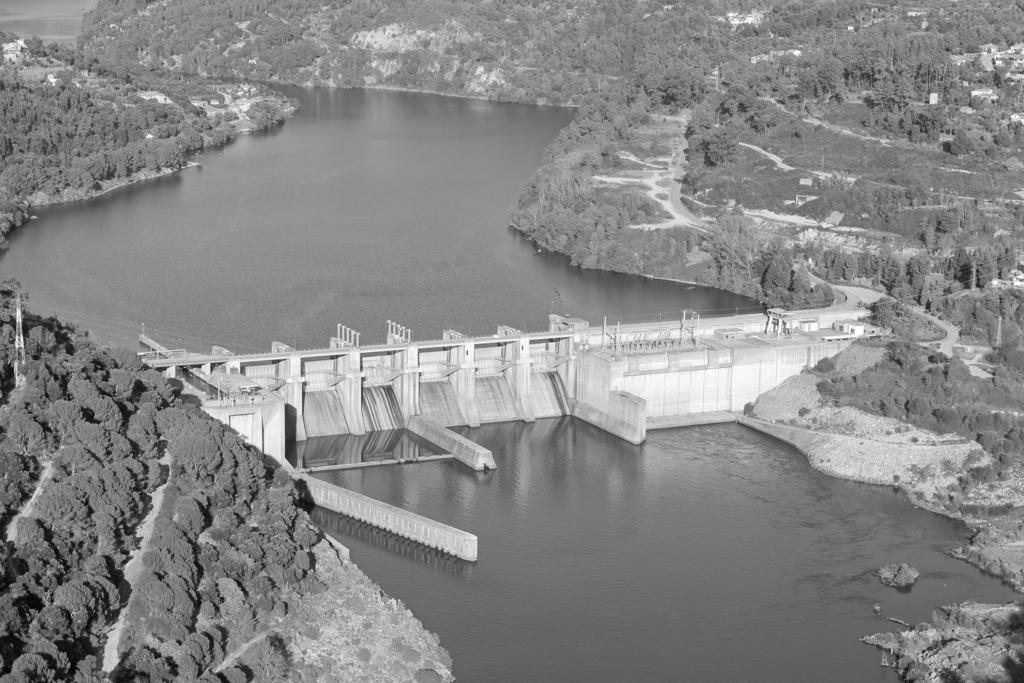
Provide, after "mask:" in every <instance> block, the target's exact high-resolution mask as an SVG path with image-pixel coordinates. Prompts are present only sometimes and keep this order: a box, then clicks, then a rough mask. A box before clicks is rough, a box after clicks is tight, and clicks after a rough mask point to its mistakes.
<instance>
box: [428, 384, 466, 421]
mask: <svg viewBox="0 0 1024 683" xmlns="http://www.w3.org/2000/svg"><path fill="white" fill-rule="evenodd" d="M420 414H421V415H423V417H426V418H429V419H431V420H433V421H434V422H436V423H438V424H440V425H444V426H446V427H450V426H452V425H464V424H466V418H465V417H463V415H462V411H461V410H459V402H458V400H456V398H455V387H453V386H452V385H451V383H450V382H448V381H447V380H441V381H439V382H420Z"/></svg>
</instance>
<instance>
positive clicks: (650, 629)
mask: <svg viewBox="0 0 1024 683" xmlns="http://www.w3.org/2000/svg"><path fill="white" fill-rule="evenodd" d="M65 4H66V3H65ZM19 6H20V5H18V4H15V5H5V8H6V9H8V10H10V9H11V8H12V7H15V8H17V7H19ZM2 21H3V18H2V17H0V22H2ZM3 26H4V24H2V23H0V28H2V27H3ZM291 94H293V95H294V96H296V97H298V98H299V99H300V100H301V104H302V109H301V111H300V113H299V115H298V116H297V117H296V118H295V119H293V120H290V121H289V122H288V123H287V124H286V126H285V127H284V128H283V129H281V130H280V131H278V132H275V133H272V134H269V135H263V136H258V137H250V138H243V139H241V140H240V141H238V142H236V143H235V144H233V145H231V146H230V147H228V148H226V149H224V150H221V151H216V152H212V153H208V154H206V155H205V157H204V158H203V160H202V168H201V169H192V170H188V171H185V172H183V173H181V174H178V175H176V176H174V177H171V178H164V179H160V180H157V181H153V182H150V183H147V184H145V185H144V186H137V187H134V188H129V189H126V190H123V191H119V192H116V193H112V194H110V195H108V196H106V197H103V198H101V199H98V200H94V201H90V202H86V203H79V204H75V205H69V206H65V207H59V208H48V209H45V210H39V211H38V213H39V216H40V218H39V220H38V221H34V222H33V223H32V224H30V225H29V226H27V227H25V228H23V229H21V230H20V231H18V232H17V233H16V234H15V235H14V236H13V238H12V246H11V249H10V250H9V251H8V252H7V253H5V254H3V255H2V256H0V276H2V277H4V278H6V277H16V278H18V279H20V280H21V281H22V283H23V284H24V285H25V287H26V288H27V289H28V291H29V292H30V296H31V302H30V303H31V305H32V307H33V308H34V309H36V310H42V311H52V312H57V313H59V314H61V315H63V316H66V317H69V318H72V319H76V320H79V321H81V322H82V323H83V324H84V325H86V326H87V327H89V328H90V329H93V330H95V331H96V333H97V335H98V336H99V337H101V338H103V339H107V340H114V341H129V342H130V341H132V340H133V338H134V336H135V335H136V334H137V333H138V332H139V331H140V330H141V324H142V323H146V325H147V332H149V333H150V334H151V335H152V336H154V337H156V338H157V339H159V340H161V341H163V342H164V343H166V344H167V345H169V346H188V347H190V348H195V349H198V348H202V347H204V346H209V345H210V344H213V343H218V344H222V345H225V346H228V347H229V348H234V349H236V350H238V351H246V350H258V349H265V348H267V347H268V346H269V343H270V341H271V340H272V339H276V340H280V341H284V342H287V343H291V344H295V345H298V346H315V345H322V344H323V343H324V342H325V341H326V339H327V337H328V336H329V335H330V334H331V333H332V332H333V327H334V323H335V322H339V321H340V322H344V323H346V324H348V325H350V326H352V327H355V328H356V329H359V330H361V331H363V332H364V341H379V340H381V339H382V338H383V335H384V323H385V321H386V320H388V319H393V320H397V321H399V322H402V323H404V324H407V325H409V326H411V327H412V329H413V332H414V338H428V337H436V336H439V335H440V331H441V328H442V327H452V328H456V329H460V330H462V331H464V332H470V333H477V334H479V333H481V332H487V333H489V332H492V331H493V328H494V326H495V325H497V324H510V325H513V326H517V327H520V328H523V329H537V328H541V327H544V326H545V323H546V316H547V314H548V313H549V312H552V311H554V312H559V313H562V312H569V313H572V314H576V315H582V316H584V317H587V318H589V319H590V320H592V321H594V322H598V321H600V320H601V318H602V317H603V316H606V315H607V316H608V317H609V319H610V320H611V321H615V320H617V319H623V320H635V319H642V318H656V317H658V316H659V315H661V316H667V317H673V316H675V315H677V314H678V311H679V310H680V309H681V308H700V309H705V310H708V311H710V310H724V309H730V308H732V309H736V308H741V307H745V306H747V305H748V304H749V302H746V301H744V300H743V299H741V298H738V297H734V296H731V295H728V294H725V293H722V292H715V291H712V290H706V289H701V288H688V287H684V286H679V285H675V284H672V283H662V282H654V281H649V280H645V279H643V278H632V277H624V276H617V275H611V274H601V273H588V272H583V271H579V270H576V269H574V268H571V267H570V266H569V265H568V264H566V263H565V261H564V260H563V259H561V258H558V257H555V256H549V255H545V254H538V253H536V251H535V250H534V249H533V248H532V247H531V246H530V245H529V244H526V243H525V242H523V241H522V240H521V239H519V238H518V237H517V236H516V235H514V234H513V233H511V232H509V231H508V230H507V229H506V228H505V223H506V209H507V207H508V206H510V205H511V204H512V203H513V202H514V200H515V196H516V193H517V191H518V187H519V184H520V183H521V182H522V181H523V180H524V179H525V178H527V177H528V175H529V174H530V172H531V171H532V170H533V169H534V168H535V167H536V166H537V164H538V161H539V158H540V155H541V152H542V150H543V147H544V146H545V145H546V144H547V143H548V142H549V141H550V140H551V139H552V138H553V137H554V135H555V134H556V132H557V131H558V130H559V129H560V128H561V127H562V126H563V125H565V123H566V122H567V120H568V118H569V116H570V113H569V112H567V111H565V110H560V109H554V108H537V107H529V106H516V105H498V104H491V103H484V102H476V101H466V100H457V99H450V98H443V97H435V96H431V95H413V94H399V93H384V92H361V91H340V90H338V91H330V90H315V91H305V90H293V91H291ZM467 434H468V435H469V436H470V437H471V438H473V439H475V440H478V441H480V442H481V443H483V444H484V445H486V446H487V447H489V448H491V449H492V450H493V451H494V454H495V457H496V460H497V464H498V467H499V469H498V470H497V471H496V472H491V473H487V474H477V473H472V472H469V471H467V470H465V469H464V468H462V467H461V466H459V465H457V464H454V463H451V462H435V463H423V464H414V465H404V466H397V467H396V466H391V467H381V468H375V469H371V470H363V471H359V472H346V473H344V474H332V475H323V476H325V477H327V478H330V479H332V480H334V481H338V482H339V483H342V484H344V485H346V486H351V487H352V488H354V489H357V490H360V491H364V492H366V493H368V494H370V495H374V496H377V497H380V498H382V499H384V500H387V501H390V502H392V503H395V504H398V505H401V506H403V507H408V508H409V509H412V510H415V511H417V512H421V513H423V514H426V515H428V516H431V517H434V518H436V519H439V520H441V521H444V522H447V523H449V524H453V525H455V526H457V527H460V528H463V529H466V530H469V531H472V532H474V533H476V534H478V535H479V537H480V561H479V563H477V564H475V565H469V564H464V563H461V562H457V561H453V560H451V559H445V558H441V557H438V556H437V555H436V554H434V553H432V552H427V551H424V550H423V549H420V548H415V547H409V546H407V545H405V544H403V543H399V542H396V541H395V540H394V539H390V538H386V537H384V536H382V535H381V534H378V533H375V532H373V531H370V530H367V529H365V528H363V527H361V526H360V525H357V524H352V523H347V522H345V520H343V519H341V518H339V517H337V516H335V515H332V514H330V513H325V512H323V511H317V512H316V513H315V516H316V519H317V521H318V523H320V524H321V526H322V527H323V528H324V529H326V530H327V531H328V532H330V533H332V534H336V535H337V536H338V537H339V538H341V539H342V540H343V542H345V543H346V544H348V545H350V546H351V547H352V554H353V558H354V559H355V560H356V562H357V563H358V564H359V565H360V566H361V567H363V568H364V569H365V570H366V571H367V572H368V573H369V574H370V576H372V577H373V578H374V579H375V580H376V581H378V582H379V583H380V584H381V585H382V586H383V587H384V588H385V590H387V591H388V592H389V593H390V594H392V595H394V596H396V597H398V598H400V599H401V600H403V601H405V602H406V603H407V604H408V605H409V607H410V608H412V609H413V611H414V612H415V613H416V614H417V615H418V616H419V617H420V618H421V620H422V621H423V622H424V623H425V625H426V626H427V628H429V629H431V630H433V631H435V632H436V633H438V635H439V636H440V638H441V642H442V644H443V645H444V646H445V647H447V648H448V649H449V650H450V651H451V653H452V655H453V657H454V660H455V672H456V674H457V675H458V677H459V678H460V680H464V681H505V680H510V681H512V680H515V681H518V680H532V681H626V680H644V681H669V680H671V681H676V680H693V681H705V680H707V681H711V680H715V681H780V682H781V681H793V680H830V681H864V680H874V679H875V678H877V677H879V676H882V677H883V678H884V676H885V670H881V669H880V668H879V666H878V661H879V655H878V653H877V652H876V651H875V650H874V649H872V648H869V647H867V646H865V645H862V644H860V643H859V642H858V640H857V639H858V638H859V636H861V635H863V634H866V633H870V632H874V631H878V630H888V628H889V627H890V626H892V627H895V625H894V624H891V623H890V622H887V621H884V620H883V619H880V618H878V617H875V616H874V614H873V613H872V610H871V606H872V604H873V603H875V602H876V601H877V602H879V603H880V604H881V605H882V606H883V607H884V609H885V614H887V615H892V616H895V617H899V618H901V619H904V620H906V621H909V622H911V623H914V622H918V621H921V620H924V619H926V618H928V616H929V613H930V610H931V608H932V607H933V606H935V605H940V604H945V603H949V602H953V601H958V600H963V599H967V598H975V599H979V600H993V601H1004V600H1009V599H1012V597H1013V596H1012V594H1011V593H1010V591H1009V590H1007V589H1005V588H1003V587H1001V586H1000V585H999V584H998V583H997V582H996V581H994V580H992V579H990V578H987V577H983V576H982V575H981V574H980V573H978V572H977V571H975V570H973V569H972V568H971V567H969V566H968V565H966V564H963V563H960V562H956V561H954V560H952V559H950V558H948V557H946V556H945V555H943V553H942V550H943V549H944V548H947V547H948V546H950V545H953V544H956V543H958V542H959V541H960V540H962V537H963V533H964V529H963V528H962V527H961V526H960V525H958V524H956V523H954V522H951V521H949V520H946V519H944V518H941V517H938V516H936V515H932V514H930V513H926V512H923V511H920V510H917V509H915V508H913V507H912V506H910V505H908V504H907V503H906V502H905V501H903V500H902V498H901V497H900V496H898V495H896V494H895V493H893V492H892V491H891V490H889V489H887V488H884V487H871V486H864V485H858V484H852V483H848V482H843V481H838V480H835V479H831V478H828V477H825V476H823V475H820V474H818V473H816V472H814V471H813V470H811V469H810V468H809V467H808V466H807V464H806V461H805V459H804V458H803V457H802V456H801V455H800V454H799V453H797V452H796V451H795V450H793V449H792V448H789V447H787V446H784V445H782V444H780V443H778V442H775V441H773V440H771V439H768V438H766V437H764V436H762V435H760V434H756V433H753V432H749V431H747V430H745V429H743V428H741V427H738V426H720V427H702V428H692V429H679V430H665V431H655V432H652V433H651V434H650V438H649V440H648V442H647V443H646V444H645V445H644V446H641V447H633V446H630V445H628V444H626V443H624V442H622V441H619V440H617V439H614V438H612V437H609V436H607V435H605V434H603V433H601V432H599V431H597V430H594V429H591V428H590V427H588V426H586V425H583V424H577V423H574V422H572V421H571V420H542V421H539V422H537V423H536V424H534V425H521V424H506V425H491V426H487V427H483V428H480V429H476V430H470V431H467ZM893 561H906V562H910V563H911V564H913V565H914V566H916V567H917V568H919V569H920V570H921V571H922V572H923V575H922V578H921V580H920V581H919V583H918V585H917V586H915V587H914V589H913V590H912V591H911V592H909V593H897V592H896V591H894V590H892V589H887V588H883V587H882V586H881V585H880V584H878V582H877V580H876V579H874V578H873V577H872V576H871V575H870V571H871V570H873V569H875V568H877V567H878V566H880V565H882V564H884V563H888V562H893ZM890 679H891V674H890Z"/></svg>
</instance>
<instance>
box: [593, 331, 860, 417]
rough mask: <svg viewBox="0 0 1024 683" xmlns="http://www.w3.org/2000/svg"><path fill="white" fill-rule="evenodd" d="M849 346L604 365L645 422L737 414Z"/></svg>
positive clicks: (710, 352) (648, 357)
mask: <svg viewBox="0 0 1024 683" xmlns="http://www.w3.org/2000/svg"><path fill="white" fill-rule="evenodd" d="M849 344H850V341H848V340H847V341H831V342H821V341H808V342H806V343H787V344H783V345H779V346H775V345H771V346H768V345H765V346H760V347H746V348H743V347H740V348H731V349H730V348H716V349H702V350H700V351H689V352H678V353H657V354H645V355H643V356H633V357H629V358H627V359H626V360H627V361H628V363H627V364H626V366H625V367H621V362H620V361H614V360H610V361H606V363H607V365H608V369H609V372H610V374H611V377H610V378H609V381H610V383H611V388H613V389H621V390H624V391H628V392H629V393H631V394H635V395H637V396H640V397H641V398H643V399H645V400H646V401H647V417H648V418H661V417H672V416H679V415H692V414H698V413H708V412H718V411H741V410H743V406H744V405H745V404H747V403H748V402H750V401H754V400H755V399H757V397H758V396H760V395H761V394H762V393H764V392H766V391H768V390H770V389H774V388H775V387H777V386H778V385H779V384H781V383H782V382H783V381H784V380H786V379H787V378H789V377H792V376H793V375H796V374H799V373H800V372H801V371H802V370H803V369H804V368H805V367H807V366H811V365H814V364H815V363H817V362H818V361H819V360H820V359H821V358H824V357H825V356H834V355H836V354H837V353H839V352H840V351H842V350H843V349H844V348H846V347H847V346H849Z"/></svg>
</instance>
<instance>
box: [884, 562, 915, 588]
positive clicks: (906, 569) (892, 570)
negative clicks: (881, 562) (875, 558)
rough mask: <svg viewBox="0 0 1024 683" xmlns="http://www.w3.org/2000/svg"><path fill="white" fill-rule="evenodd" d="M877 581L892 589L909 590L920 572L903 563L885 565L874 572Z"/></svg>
mask: <svg viewBox="0 0 1024 683" xmlns="http://www.w3.org/2000/svg"><path fill="white" fill-rule="evenodd" d="M876 574H878V580H879V581H881V582H882V583H884V584H885V585H886V586H890V587H892V588H910V587H911V586H913V585H914V583H916V582H917V577H919V576H921V572H919V571H917V570H916V569H914V568H913V567H911V566H910V565H909V564H907V563H905V562H900V563H894V564H887V565H885V566H884V567H881V568H879V570H878V571H877V572H876Z"/></svg>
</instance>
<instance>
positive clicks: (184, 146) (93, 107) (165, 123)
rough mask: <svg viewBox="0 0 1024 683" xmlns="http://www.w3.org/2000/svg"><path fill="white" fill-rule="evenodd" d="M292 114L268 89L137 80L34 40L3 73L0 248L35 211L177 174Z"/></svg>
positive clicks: (146, 76)
mask: <svg viewBox="0 0 1024 683" xmlns="http://www.w3.org/2000/svg"><path fill="white" fill-rule="evenodd" d="M7 38H13V36H6V37H5V36H4V35H2V34H0V43H2V42H5V40H6V39H7ZM193 101H202V102H205V103H207V105H206V106H205V107H202V108H201V107H197V106H196V105H194V104H193ZM211 101H215V102H218V103H220V104H219V105H209V104H208V103H210V102H211ZM232 105H233V106H232ZM293 110H294V107H292V105H291V104H289V103H288V101H287V100H286V99H285V98H283V97H281V96H279V95H273V94H271V93H269V92H268V91H266V90H265V89H260V88H256V87H253V86H245V85H240V84H237V83H231V84H226V83H215V82H205V81H199V80H197V79H181V78H173V79H170V78H166V77H164V76H161V75H159V74H153V73H148V72H141V70H140V71H139V72H138V73H134V74H128V73H127V72H125V70H124V69H108V68H106V67H104V66H103V65H100V64H98V63H97V62H96V61H95V60H90V59H88V58H86V57H85V56H84V55H83V54H82V53H81V52H80V51H78V50H75V49H72V48H69V47H67V46H61V45H56V44H53V45H49V46H44V45H43V44H42V43H41V42H40V41H38V40H28V41H26V49H25V50H24V51H23V54H22V55H21V61H20V62H19V63H17V64H11V65H7V66H0V247H2V246H4V244H5V235H6V234H7V233H8V232H9V231H10V230H11V229H13V228H15V227H17V226H19V225H21V224H22V223H24V222H25V221H26V220H27V218H28V214H29V207H31V206H39V205H44V204H50V203H53V202H59V201H67V200H73V199H82V198H87V197H91V196H95V195H96V194H98V193H100V192H102V191H104V190H107V189H110V188H112V187H117V186H120V185H123V184H127V183H129V182H132V181H135V180H140V179H144V178H148V177H153V176H155V175H159V174H162V173H168V172H172V171H176V170H178V169H180V168H182V167H184V166H185V165H186V164H187V163H188V160H189V157H190V155H192V154H193V153H194V152H198V151H201V150H202V149H205V148H207V147H215V146H219V145H223V144H225V143H226V142H228V141H229V140H231V139H232V138H234V137H235V136H236V135H237V134H238V133H239V132H242V131H251V130H262V129H265V128H268V127H270V126H274V125H277V124H280V123H281V122H282V121H283V120H284V118H285V116H286V115H287V114H289V113H290V112H291V111H293Z"/></svg>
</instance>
